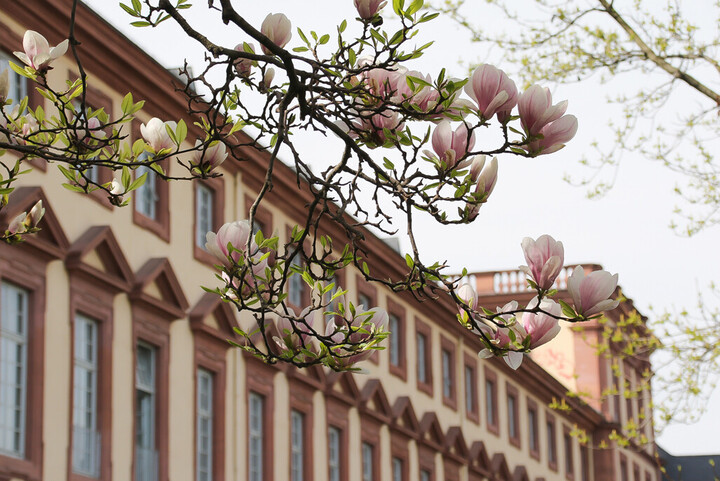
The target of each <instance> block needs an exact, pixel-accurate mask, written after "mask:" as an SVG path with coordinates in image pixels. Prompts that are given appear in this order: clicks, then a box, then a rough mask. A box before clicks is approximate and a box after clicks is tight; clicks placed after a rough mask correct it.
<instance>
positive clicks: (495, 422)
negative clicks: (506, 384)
mask: <svg viewBox="0 0 720 481" xmlns="http://www.w3.org/2000/svg"><path fill="white" fill-rule="evenodd" d="M484 372H485V383H484V385H483V392H485V396H484V398H483V399H484V400H485V403H486V404H487V383H488V382H490V383H492V386H493V390H492V402H493V411H492V418H489V417H488V416H489V411H488V406H487V405H486V406H485V422H486V424H487V430H488V431H489V432H491V433H493V434H494V435H496V436H499V435H500V422H499V413H498V410H499V409H498V408H499V406H498V378H497V373H495V371H493V370H492V369H490V368H489V367H488V366H487V365H485V366H484Z"/></svg>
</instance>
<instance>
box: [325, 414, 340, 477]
mask: <svg viewBox="0 0 720 481" xmlns="http://www.w3.org/2000/svg"><path fill="white" fill-rule="evenodd" d="M341 434H342V433H341V431H340V429H339V428H336V427H335V426H330V427H329V428H328V473H329V481H340V436H341Z"/></svg>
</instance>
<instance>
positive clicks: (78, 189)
mask: <svg viewBox="0 0 720 481" xmlns="http://www.w3.org/2000/svg"><path fill="white" fill-rule="evenodd" d="M62 186H63V187H65V188H66V189H67V190H72V191H73V192H85V191H84V190H83V188H82V187H80V186H79V185H74V184H63V185H62Z"/></svg>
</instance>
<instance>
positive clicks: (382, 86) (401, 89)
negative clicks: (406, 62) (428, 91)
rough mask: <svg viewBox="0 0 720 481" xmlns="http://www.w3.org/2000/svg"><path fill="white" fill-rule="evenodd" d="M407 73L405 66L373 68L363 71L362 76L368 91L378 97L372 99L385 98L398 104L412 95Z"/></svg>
mask: <svg viewBox="0 0 720 481" xmlns="http://www.w3.org/2000/svg"><path fill="white" fill-rule="evenodd" d="M406 73H407V69H405V68H404V67H399V68H397V69H395V70H389V69H384V68H373V69H370V70H367V71H365V72H363V74H362V78H363V80H364V83H365V86H366V88H367V90H368V92H370V94H371V95H373V96H374V97H377V98H378V99H372V100H373V101H374V102H376V101H379V100H383V101H385V102H392V103H396V104H398V103H401V102H402V101H403V98H404V97H409V96H410V95H412V92H411V90H410V87H409V86H408V85H407V82H406V80H405V76H406ZM403 94H405V95H404V97H403ZM374 102H373V103H374Z"/></svg>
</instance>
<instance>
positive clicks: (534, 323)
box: [521, 297, 562, 349]
mask: <svg viewBox="0 0 720 481" xmlns="http://www.w3.org/2000/svg"><path fill="white" fill-rule="evenodd" d="M537 304H538V302H537V297H535V298H533V299H532V300H531V301H530V302H529V303H528V305H527V308H528V309H532V308H533V307H535V306H537ZM539 307H540V309H541V310H542V311H544V312H525V313H523V315H522V320H521V327H522V328H523V330H524V331H525V333H526V335H527V336H530V344H529V347H530V349H533V348H536V347H539V346H542V345H543V344H545V343H547V342H549V341H551V340H552V339H553V338H555V336H557V335H558V333H559V332H560V323H559V322H558V318H559V317H561V316H562V307H560V304H558V303H557V302H555V301H553V300H551V299H543V300H542V302H541V303H540V306H539ZM523 339H524V337H523V338H522V339H521V341H522V340H523Z"/></svg>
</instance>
